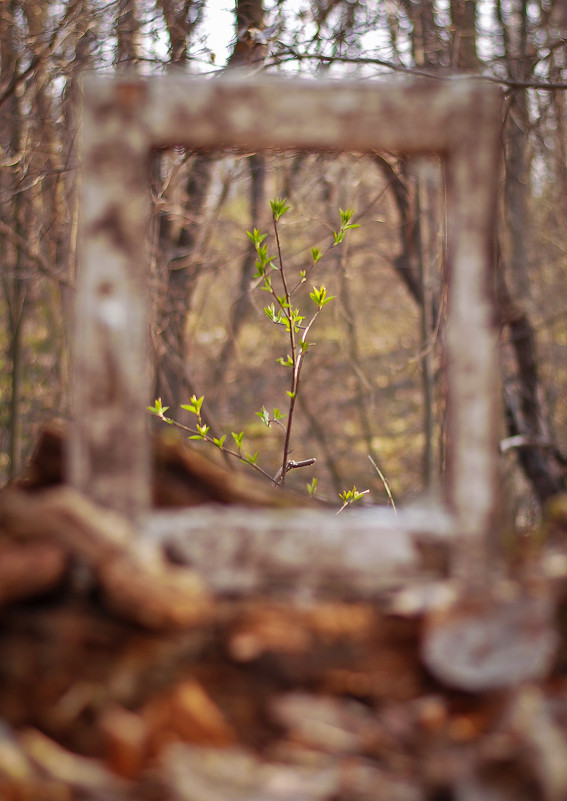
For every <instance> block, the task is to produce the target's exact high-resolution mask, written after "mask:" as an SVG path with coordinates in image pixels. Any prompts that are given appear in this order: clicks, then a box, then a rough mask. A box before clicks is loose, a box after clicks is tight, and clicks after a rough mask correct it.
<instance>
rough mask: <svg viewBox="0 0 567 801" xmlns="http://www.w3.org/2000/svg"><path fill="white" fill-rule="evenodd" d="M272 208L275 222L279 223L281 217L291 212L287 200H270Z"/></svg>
mask: <svg viewBox="0 0 567 801" xmlns="http://www.w3.org/2000/svg"><path fill="white" fill-rule="evenodd" d="M270 206H271V208H272V216H273V218H274V221H275V222H278V220H279V219H280V217H283V215H284V214H285V213H286V211H289V209H290V206H288V205H287V198H285V197H284V198H278V197H277V198H275V199H274V200H270Z"/></svg>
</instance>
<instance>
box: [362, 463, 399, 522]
mask: <svg viewBox="0 0 567 801" xmlns="http://www.w3.org/2000/svg"><path fill="white" fill-rule="evenodd" d="M368 459H369V461H370V463H371V465H372V467H373V468H374V469H375V470H376V472H377V473H378V475H379V476H380V480H381V482H382V484H383V485H384V489H385V490H386V494H387V496H388V498H389V500H390V503H391V504H392V509H393V510H394V514H395V515H396V517H397V516H398V510H397V509H396V504H395V503H394V498H393V495H392V491H391V489H390V485H389V484H388V480H387V478H386V476H385V475H384V473H383V472H382V471H381V470H380V468H379V467H378V465H377V464H376V462H375V461H374V459H373V458H372V456H370V454H368Z"/></svg>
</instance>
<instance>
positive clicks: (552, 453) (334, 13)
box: [0, 0, 567, 526]
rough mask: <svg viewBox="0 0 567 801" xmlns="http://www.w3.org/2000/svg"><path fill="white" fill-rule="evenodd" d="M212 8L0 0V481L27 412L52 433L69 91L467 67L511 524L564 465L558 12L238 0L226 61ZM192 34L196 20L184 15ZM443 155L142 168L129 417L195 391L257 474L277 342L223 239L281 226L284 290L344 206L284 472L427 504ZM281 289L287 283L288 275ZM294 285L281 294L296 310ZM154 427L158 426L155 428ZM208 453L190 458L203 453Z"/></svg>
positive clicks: (275, 382) (247, 249)
mask: <svg viewBox="0 0 567 801" xmlns="http://www.w3.org/2000/svg"><path fill="white" fill-rule="evenodd" d="M219 6H220V4H219V1H218V0H208V2H206V0H155V2H154V1H153V0H148V1H147V2H146V0H113V1H110V0H109V1H108V2H106V1H105V2H89V0H69V2H55V1H54V0H53V1H47V2H39V1H38V0H2V1H1V2H0V166H1V170H0V204H1V213H0V263H1V267H2V271H1V276H2V295H1V301H0V323H1V326H0V344H1V350H0V353H1V356H0V358H1V359H2V370H1V372H0V382H1V384H0V398H1V401H2V403H1V407H0V477H1V478H2V480H3V481H4V480H7V479H9V478H12V477H14V476H16V475H18V474H19V473H20V472H21V470H22V467H23V465H24V463H25V461H26V459H27V457H28V456H29V453H30V449H31V447H32V445H33V442H34V440H35V438H36V436H37V433H38V431H39V429H40V427H41V426H42V424H43V423H45V422H46V421H48V420H50V419H52V418H54V417H63V418H65V417H68V416H69V414H70V409H69V370H70V350H71V348H72V335H71V331H72V309H73V295H74V281H75V269H76V263H75V262H76V245H77V230H78V211H79V210H78V202H77V155H76V148H77V137H78V135H79V133H78V122H79V117H80V102H81V89H80V78H81V75H83V74H85V73H87V72H89V71H108V72H112V71H115V72H118V73H124V74H139V75H150V74H157V73H165V72H168V71H171V70H184V71H187V72H190V73H192V74H200V75H207V76H208V77H210V78H211V79H214V78H215V76H216V75H218V74H219V73H221V72H223V71H224V70H229V69H240V70H246V71H251V72H256V71H267V72H280V73H286V74H293V75H304V76H325V77H327V78H340V77H342V76H348V77H351V78H352V77H356V78H359V79H361V80H375V79H378V80H382V81H395V80H404V76H408V75H409V76H412V77H414V78H417V79H419V78H421V77H423V79H424V80H426V79H427V80H431V79H434V80H438V81H446V80H450V79H451V77H452V76H454V75H456V74H461V73H466V74H468V75H474V76H482V77H484V78H486V79H487V80H489V81H492V82H494V83H496V84H497V85H498V86H499V87H500V88H501V91H502V95H503V100H504V114H503V118H502V155H503V169H502V175H501V181H500V198H499V224H498V242H497V243H495V254H494V258H495V276H496V280H495V291H496V292H497V295H498V306H499V316H500V324H501V342H502V347H501V357H502V358H501V364H502V400H503V403H502V437H501V439H502V457H501V458H502V476H503V493H504V494H505V496H506V498H507V504H508V507H509V510H510V514H511V515H512V516H513V519H514V520H515V522H516V523H517V524H518V525H520V526H526V525H531V524H533V523H534V522H536V521H537V520H538V519H539V513H540V510H541V506H542V505H543V504H544V503H545V501H546V500H547V499H548V498H549V497H550V496H551V495H553V494H555V493H557V492H559V491H561V490H562V489H563V486H564V472H565V465H566V464H567V404H566V402H565V397H567V392H566V390H567V386H566V385H567V368H566V369H564V367H563V365H564V358H563V354H564V348H565V345H566V344H567V314H566V311H565V308H566V306H565V295H566V292H567V288H566V287H565V282H564V270H565V265H566V259H567V232H566V227H565V225H564V220H565V216H566V212H567V115H566V108H565V106H566V102H565V89H566V88H567V63H566V60H567V55H566V48H565V36H566V35H567V8H566V5H565V3H562V2H559V0H555V1H554V0H540V2H535V0H534V1H531V0H530V1H528V0H500V1H499V2H496V0H494V1H493V0H483V1H482V2H471V1H470V0H438V2H423V1H422V0H388V1H387V2H380V0H366V1H365V2H358V1H357V0H293V1H292V0H274V1H272V0H264V2H262V0H239V2H238V3H236V7H235V9H234V35H233V41H232V45H231V48H232V49H231V51H230V52H231V54H230V57H229V59H228V61H227V63H226V64H221V63H218V62H219V60H218V57H217V54H215V53H214V52H213V50H212V46H211V44H210V42H209V41H208V38H207V31H209V32H210V30H211V24H212V25H213V26H214V24H215V23H214V17H215V12H216V11H218V10H219ZM207 20H208V22H207ZM443 179H444V177H443V169H442V165H441V164H440V163H438V161H437V160H436V159H409V158H404V157H400V156H398V155H396V156H394V155H392V154H390V153H375V154H372V155H370V156H368V155H366V156H360V155H357V154H356V153H353V154H345V155H343V156H341V157H331V156H328V155H318V154H306V153H301V152H285V153H282V152H273V153H241V152H238V153H236V152H234V153H226V152H224V153H216V152H207V153H204V152H198V153H191V152H186V151H185V150H182V149H173V150H170V151H164V152H157V153H155V155H154V158H153V162H152V165H151V192H152V198H153V203H154V210H155V211H154V217H153V223H152V230H151V240H152V265H151V277H150V280H151V297H152V308H151V310H150V319H151V326H152V336H151V342H152V353H151V357H152V370H153V375H154V382H153V383H154V390H153V395H152V397H149V398H147V399H144V402H146V403H153V400H154V398H157V397H161V398H162V400H163V403H164V404H166V405H167V406H169V407H170V411H169V412H168V414H170V415H171V416H173V417H175V418H176V419H178V420H181V421H182V422H186V423H190V422H191V419H192V417H191V414H190V413H186V412H183V411H182V410H181V409H180V406H181V404H188V403H189V399H190V398H191V396H192V395H195V396H197V397H200V396H204V402H203V407H202V411H203V419H204V420H205V421H206V423H207V424H208V425H210V427H211V432H212V433H214V435H215V436H217V437H218V436H220V435H221V434H222V433H228V436H229V439H230V432H231V431H234V432H244V441H245V447H246V449H247V451H248V452H250V453H252V454H253V453H256V452H259V456H258V463H261V464H262V466H263V467H264V469H266V470H267V472H269V473H270V474H272V475H273V474H275V473H276V471H277V469H278V466H279V464H280V461H279V460H280V454H281V449H282V436H281V432H279V431H278V430H277V428H276V427H275V426H274V425H272V426H271V427H266V426H265V425H264V423H263V422H262V420H261V419H260V418H259V416H257V414H256V413H257V412H258V411H259V410H260V409H261V408H262V406H265V407H266V409H267V410H268V411H269V414H272V410H273V409H274V408H279V409H280V410H281V411H282V412H284V413H285V411H286V408H287V407H286V403H287V400H288V399H287V397H286V389H287V388H288V378H287V374H286V370H285V368H282V367H281V366H280V365H278V364H277V358H278V357H280V356H284V357H285V349H286V342H285V339H284V336H283V334H282V330H281V328H278V327H277V326H274V325H273V324H272V323H271V322H270V321H269V320H268V319H267V317H266V315H265V314H264V311H263V309H264V306H265V303H266V296H265V294H264V293H262V291H261V289H260V287H259V286H257V284H258V281H257V280H255V279H254V274H255V272H256V268H255V260H256V254H255V252H254V246H253V244H252V243H251V241H250V240H249V238H248V237H247V235H246V231H252V230H253V229H254V228H258V229H260V230H261V231H262V232H264V233H267V234H268V237H267V239H266V244H268V247H269V250H270V253H272V254H273V252H274V251H275V245H274V237H273V228H272V221H271V214H270V206H269V201H270V199H273V198H275V197H286V198H287V199H288V202H289V205H290V206H291V209H290V211H289V212H288V213H287V214H286V216H285V217H284V218H283V219H282V220H281V221H280V224H279V233H280V237H281V246H282V255H283V261H284V264H285V269H286V271H287V272H288V274H289V275H290V276H295V277H297V276H299V273H300V270H302V269H305V267H306V266H308V265H309V264H310V259H311V256H310V249H311V248H312V247H317V248H320V249H321V250H323V251H326V250H327V248H328V247H329V246H330V245H331V244H332V242H333V231H335V230H337V229H338V228H339V226H340V217H339V209H353V210H354V216H353V220H352V221H353V222H355V223H357V224H358V225H359V227H358V228H357V229H356V230H353V231H351V232H349V236H348V237H346V238H345V241H344V242H343V243H342V244H341V245H339V246H337V247H333V248H332V249H330V250H329V252H328V253H327V254H326V255H325V256H324V258H323V259H322V260H321V262H320V263H319V264H318V266H317V281H318V282H319V283H322V284H324V285H325V286H326V287H327V290H328V293H329V294H330V295H333V296H336V297H335V300H334V301H333V303H331V304H329V305H328V306H326V307H325V308H324V310H323V313H322V314H321V316H320V317H319V318H318V320H317V322H316V324H315V325H314V327H313V331H312V337H311V339H312V340H313V341H315V342H316V346H315V347H313V348H311V349H310V351H309V353H308V355H307V358H306V361H305V367H304V371H303V375H302V380H303V383H302V385H301V392H300V395H299V398H298V409H297V415H296V423H295V428H294V432H293V435H292V443H291V454H290V455H291V456H292V458H293V459H298V460H299V459H306V458H310V457H316V458H317V462H316V464H315V465H314V466H313V467H309V468H307V469H305V470H298V471H293V474H290V479H289V483H290V484H291V485H295V486H297V487H299V488H302V489H303V490H304V489H305V484H306V483H307V482H308V481H311V479H312V478H313V477H314V476H316V477H317V478H318V482H319V485H318V494H319V495H320V496H321V497H324V498H328V499H331V500H333V502H337V503H338V498H337V495H338V493H339V492H340V491H341V490H344V489H345V488H347V487H352V486H353V485H356V486H357V487H358V488H359V489H366V488H368V489H369V490H370V493H369V495H368V499H369V500H370V501H371V502H374V503H387V502H388V498H387V495H386V491H385V487H384V484H383V482H382V480H381V479H380V477H379V475H378V474H377V471H376V469H375V468H374V467H373V466H372V464H371V462H370V461H369V458H368V457H371V459H372V460H373V461H374V463H375V465H376V466H378V468H379V470H380V471H382V473H383V475H384V476H385V477H386V478H387V480H388V482H389V485H390V487H391V490H392V493H393V495H394V498H395V499H396V502H403V501H411V500H412V499H413V498H415V497H417V496H418V495H420V494H421V493H423V492H424V491H426V490H432V491H435V489H436V487H437V485H438V484H439V482H440V481H441V480H442V475H443V471H444V468H445V444H446V443H445V385H444V348H443V341H444V318H445V288H446V252H445V236H444V233H445V208H444V183H443ZM294 280H295V279H294ZM310 289H311V287H310V286H306V291H305V295H304V296H300V297H299V306H300V308H303V307H304V306H308V305H309V303H310V301H309V298H308V295H309V290H310ZM160 425H162V424H160ZM213 450H214V449H213Z"/></svg>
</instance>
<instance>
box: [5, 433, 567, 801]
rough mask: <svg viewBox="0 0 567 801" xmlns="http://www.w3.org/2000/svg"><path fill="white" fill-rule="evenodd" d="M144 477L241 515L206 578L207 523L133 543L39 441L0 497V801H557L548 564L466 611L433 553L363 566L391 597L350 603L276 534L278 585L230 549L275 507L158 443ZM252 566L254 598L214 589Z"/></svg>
mask: <svg viewBox="0 0 567 801" xmlns="http://www.w3.org/2000/svg"><path fill="white" fill-rule="evenodd" d="M156 465H157V467H156V491H155V497H156V503H159V504H161V505H162V506H163V505H174V506H175V505H181V506H185V505H190V504H194V503H196V502H211V501H214V502H215V503H217V504H218V503H223V502H231V503H234V502H236V503H238V504H239V506H240V507H241V508H240V509H238V510H237V509H234V511H233V510H232V507H231V511H230V513H229V514H230V516H231V519H233V520H234V519H238V515H242V516H243V519H244V520H246V519H248V521H249V525H248V527H247V526H246V524H245V523H243V524H242V528H243V530H244V529H245V528H246V531H245V532H244V534H243V539H242V544H241V545H242V547H241V549H240V552H237V551H238V549H233V550H234V553H233V554H232V556H231V559H232V561H231V562H230V563H227V565H228V566H227V565H225V566H224V568H223V572H222V576H221V572H219V571H218V570H217V572H216V573H215V568H214V566H211V567H210V568H209V567H208V562H207V561H206V560H207V559H209V560H211V559H212V557H211V556H210V554H208V555H207V553H205V555H204V556H201V554H202V553H203V552H206V546H204V545H203V543H202V542H201V540H202V538H203V537H204V536H205V535H204V534H203V532H202V531H201V532H200V533H199V532H197V534H195V537H194V538H192V537H191V533H190V529H191V526H194V525H195V526H197V528H198V527H199V525H200V526H201V528H204V530H209V531H210V536H211V543H215V547H217V548H219V547H220V546H219V544H218V543H219V542H220V541H221V540H220V539H219V536H220V535H219V533H218V532H217V531H215V530H212V527H213V528H214V526H213V524H212V523H211V521H212V520H214V519H217V518H215V514H216V512H214V511H212V512H211V511H210V510H208V507H207V508H206V509H203V515H204V516H203V517H202V518H198V517H197V518H191V520H194V519H196V520H197V522H196V523H193V522H191V521H190V522H189V523H187V521H185V522H183V521H182V518H181V517H179V518H178V519H179V526H180V528H179V530H178V533H177V535H176V536H175V537H173V538H170V539H169V540H167V538H166V539H164V538H160V537H155V536H154V537H153V538H152V537H141V536H140V532H138V531H135V530H133V529H132V527H131V525H130V524H129V523H128V522H127V521H126V520H124V519H123V518H121V517H120V516H118V515H115V514H113V513H111V512H109V511H108V510H105V509H102V508H99V507H96V506H95V505H93V504H92V503H91V502H89V501H88V500H87V499H86V498H84V497H82V496H81V495H79V494H78V493H76V492H75V491H74V490H72V489H71V488H70V487H67V486H64V485H62V484H61V483H60V480H61V436H60V434H58V433H53V431H51V432H48V434H46V435H45V436H44V438H43V439H42V441H41V443H40V446H39V447H38V449H37V451H36V454H35V456H34V458H33V460H32V463H31V465H30V467H29V470H28V471H27V473H26V475H25V476H24V477H23V478H22V480H21V481H20V482H17V483H16V485H14V486H10V487H7V488H5V489H4V490H2V491H1V492H0V717H1V719H2V721H1V723H0V798H1V799H3V801H4V799H6V801H31V799H33V801H43V800H44V799H45V801H51V800H53V801H60V800H64V801H67V799H85V800H86V801H90V800H91V799H93V800H94V799H100V800H101V801H102V800H103V799H104V801H113V799H116V801H122V800H123V799H124V800H126V799H128V800H131V801H134V799H136V800H138V799H140V800H141V801H144V799H148V801H149V800H150V799H151V800H152V801H154V800H155V801H158V799H159V801H170V799H171V801H231V799H234V800H235V801H319V799H320V800H321V801H347V799H348V801H358V799H360V801H362V800H363V799H365V800H366V799H368V800H369V799H380V801H390V800H391V801H442V799H457V801H481V800H482V801H486V799H491V801H492V799H494V800H495V801H500V799H502V801H505V800H509V801H512V799H513V801H521V799H530V801H534V799H542V800H544V801H560V799H564V798H565V797H567V692H566V691H567V678H566V677H565V676H564V667H565V654H564V650H565V649H564V631H563V628H562V614H563V611H564V603H563V595H564V586H565V585H566V584H567V579H566V578H565V576H566V575H567V566H566V562H567V557H565V556H564V555H563V553H562V550H561V547H555V548H554V550H553V551H549V552H546V551H545V549H541V548H540V549H538V550H537V551H535V552H534V553H529V554H528V556H526V557H525V558H524V559H523V562H522V564H521V566H520V568H519V570H520V573H519V574H518V575H520V574H521V579H522V580H521V582H520V581H519V580H516V579H515V578H514V576H512V577H510V575H508V576H504V577H501V578H500V579H499V580H498V581H497V582H496V585H495V587H494V590H493V592H491V593H490V596H487V597H484V598H478V599H473V600H471V599H470V598H466V599H463V598H461V597H460V594H459V592H460V590H459V586H458V584H456V583H455V582H454V581H451V580H450V579H449V578H448V576H447V573H446V570H447V561H446V559H444V558H443V547H444V546H443V547H441V546H440V547H439V549H438V552H436V556H435V558H434V559H432V558H431V549H429V550H427V549H425V550H424V549H421V548H420V547H416V548H413V547H409V546H408V548H407V549H406V550H404V547H405V546H404V547H401V546H400V544H399V543H398V545H397V546H396V547H397V548H398V550H397V551H396V550H395V549H394V551H392V550H391V548H390V545H388V546H384V548H385V550H384V551H383V553H384V554H385V556H384V559H385V561H387V559H388V558H389V559H391V563H390V568H389V570H388V571H386V565H384V572H388V580H384V581H382V582H380V581H378V580H377V581H376V583H375V589H374V591H370V590H369V589H368V582H367V581H366V578H365V574H364V570H363V567H364V565H363V564H361V563H358V562H356V561H352V560H354V559H355V557H354V556H353V557H352V560H351V561H349V558H347V557H345V559H344V569H345V571H346V575H347V576H352V581H351V580H350V579H349V580H348V581H342V582H341V581H340V580H339V577H338V576H334V575H333V574H332V572H329V571H330V568H329V570H327V569H326V568H325V569H323V568H324V566H325V564H327V563H326V562H325V559H326V556H325V553H323V548H324V547H331V546H329V544H328V543H329V541H327V542H326V544H324V545H322V546H321V560H320V563H321V565H323V567H320V569H319V570H318V571H317V570H315V568H314V567H313V565H311V566H309V565H305V571H304V576H305V578H304V580H303V579H302V575H303V574H302V572H301V569H300V568H298V567H297V565H295V564H293V565H292V562H291V560H292V557H290V555H289V551H285V552H284V551H283V550H282V548H283V545H282V543H283V542H284V540H285V535H284V534H282V533H281V531H280V530H279V529H278V531H279V533H278V532H276V534H275V535H274V537H275V540H274V542H275V543H276V544H277V548H276V549H275V550H276V551H277V552H278V553H280V554H282V553H283V554H284V556H283V557H282V559H283V561H284V562H285V564H286V571H287V572H286V571H284V570H283V568H281V562H280V563H279V566H278V564H276V563H275V561H270V560H269V559H268V558H267V557H266V556H265V554H263V548H264V545H263V541H262V538H261V536H260V535H259V534H255V535H254V536H252V535H251V534H250V532H251V531H252V530H253V529H254V525H255V524H254V522H253V514H254V513H253V511H252V509H253V507H265V508H266V509H269V508H272V509H275V510H276V511H277V513H278V514H280V512H281V514H283V515H286V514H288V512H287V511H286V510H287V509H290V508H292V507H293V503H294V499H292V498H290V497H288V496H287V495H283V494H282V493H280V492H278V491H275V492H272V491H271V490H270V488H267V487H264V486H262V485H256V484H255V483H251V482H248V481H247V480H246V479H242V478H238V479H235V477H234V476H233V475H232V474H228V473H227V472H226V471H224V470H223V469H222V468H220V467H218V466H215V465H213V466H210V465H208V464H205V463H201V460H200V457H199V456H198V455H197V456H195V455H194V454H193V453H192V452H190V451H186V450H185V449H183V448H181V447H180V446H178V445H173V444H171V443H167V444H163V443H162V444H160V445H157V446H156ZM194 470H196V474H195V473H194ZM192 471H193V472H192ZM160 477H161V478H160ZM160 482H161V489H160ZM243 510H244V511H243ZM179 514H181V513H179ZM226 514H227V513H226V511H225V517H226ZM274 514H275V512H274ZM556 517H558V518H559V523H557V527H558V528H560V527H561V520H560V518H561V514H559V515H557V516H556ZM172 519H173V518H172ZM199 519H200V520H201V523H199ZM222 519H224V518H223V517H222V515H221V516H220V517H218V520H221V521H222ZM274 519H275V518H274ZM289 519H291V518H289V517H288V518H285V517H284V518H281V519H280V522H279V523H278V524H277V526H279V528H280V529H281V528H282V526H283V527H285V521H286V520H289ZM313 519H315V518H313ZM352 520H353V521H354V522H353V527H354V528H356V526H359V527H360V526H363V523H361V522H360V520H358V519H357V518H355V517H353V518H352ZM203 521H204V522H203ZM282 521H283V522H282ZM357 521H358V522H357ZM217 525H218V526H222V523H218V524H217ZM274 525H276V524H274ZM329 525H330V524H329ZM380 525H381V524H380ZM183 526H185V527H188V528H189V533H188V534H184V533H183V531H182V529H183ZM277 526H276V528H277ZM330 527H331V528H332V526H330ZM195 530H197V529H195ZM353 530H354V529H353ZM357 530H359V529H357ZM360 530H362V529H360ZM180 532H181V533H180ZM333 536H334V537H335V538H334V539H333V540H332V547H333V548H340V547H342V543H341V542H340V540H339V538H338V535H337V536H335V535H333ZM199 538H201V540H200V539H199ZM166 540H167V541H166ZM298 542H299V544H298ZM301 542H303V539H302V540H301ZM301 542H300V541H299V540H298V541H296V542H294V544H293V549H294V550H293V553H299V552H300V551H301V547H302V546H301ZM322 542H324V541H323V540H322ZM408 542H409V540H408ZM192 543H193V546H192ZM197 546H198V547H197ZM418 546H419V544H418ZM255 549H256V551H257V553H256V557H255V556H254V554H255V552H256V551H255ZM278 549H279V550H278ZM298 549H299V551H298ZM370 550H371V548H370ZM301 553H302V552H301ZM394 553H395V558H394V556H393V555H392V554H394ZM255 558H256V568H257V570H256V573H258V572H262V573H265V572H266V571H267V572H268V574H269V576H270V578H271V580H270V581H268V582H264V583H261V582H259V581H256V580H255V579H254V576H255V575H256V574H255V573H253V572H252V573H250V572H249V573H247V574H246V575H247V576H249V575H252V579H250V580H248V579H247V581H248V583H246V581H245V582H244V583H240V584H238V582H236V583H234V584H231V583H230V577H231V576H232V577H234V576H237V575H238V565H239V560H240V561H244V562H245V563H246V564H247V565H249V564H250V563H251V562H254V559H255ZM372 558H374V556H373V555H372V553H369V556H368V559H369V560H370V562H371V560H372ZM376 558H379V557H378V556H377V557H376ZM218 559H220V560H221V561H222V559H221V558H220V556H219V557H218ZM218 559H217V557H215V560H214V561H215V564H217V567H218ZM311 561H316V557H313V558H312V560H311ZM189 563H191V564H189ZM329 564H330V562H329ZM290 565H291V567H290ZM349 571H350V573H349ZM357 577H358V578H361V580H360V582H358V579H357ZM221 579H222V580H221ZM362 579H364V580H362ZM357 582H358V583H357ZM463 635H464V636H463ZM526 677H527V678H526Z"/></svg>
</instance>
